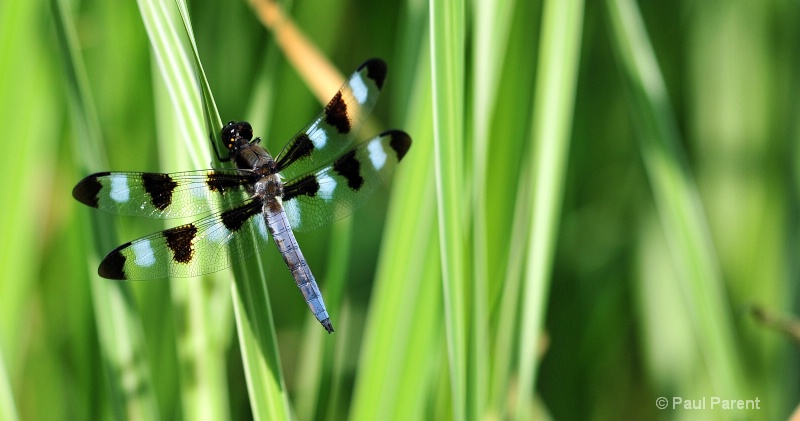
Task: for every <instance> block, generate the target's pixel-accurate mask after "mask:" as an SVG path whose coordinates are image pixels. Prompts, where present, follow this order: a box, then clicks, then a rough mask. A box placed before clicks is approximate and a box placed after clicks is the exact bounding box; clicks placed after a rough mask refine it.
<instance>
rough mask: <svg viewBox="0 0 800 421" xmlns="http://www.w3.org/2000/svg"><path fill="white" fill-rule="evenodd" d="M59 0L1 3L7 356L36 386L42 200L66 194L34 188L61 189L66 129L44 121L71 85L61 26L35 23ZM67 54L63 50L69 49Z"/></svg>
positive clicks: (1, 310) (0, 342)
mask: <svg viewBox="0 0 800 421" xmlns="http://www.w3.org/2000/svg"><path fill="white" fill-rule="evenodd" d="M51 6H53V4H52V3H51V2H50V1H42V0H39V1H36V0H34V1H30V2H2V3H0V92H2V96H0V115H3V116H5V117H6V119H5V122H6V127H7V128H8V129H9V130H10V132H9V134H10V133H12V132H13V135H11V134H10V136H9V139H11V138H13V139H14V140H13V141H9V142H7V143H6V147H7V149H6V154H4V157H5V160H4V163H3V165H1V166H0V178H2V180H4V182H2V183H0V201H2V202H3V206H2V207H0V225H2V227H3V233H2V241H0V279H2V281H0V347H1V348H2V351H0V354H2V357H3V358H4V359H5V360H4V362H5V364H6V368H7V369H8V376H9V378H10V380H11V385H12V386H19V385H22V384H26V385H33V384H35V383H34V382H29V381H28V380H29V378H28V377H27V376H26V373H25V365H24V364H22V363H23V362H24V361H26V359H28V358H30V355H29V354H28V352H29V350H30V349H29V348H27V346H22V345H21V343H22V342H21V341H28V340H31V339H33V338H32V333H33V332H32V330H31V329H32V327H33V326H36V323H37V322H41V320H39V319H38V318H37V317H32V316H33V315H36V316H39V315H40V312H41V311H43V310H42V309H40V308H37V309H36V310H33V308H34V306H33V305H32V303H33V302H36V300H37V299H39V298H41V294H39V291H38V290H39V288H40V285H41V283H42V280H41V274H42V266H43V262H42V257H43V249H44V247H45V245H44V239H45V238H46V236H47V232H46V224H42V220H43V219H45V220H46V219H47V218H48V213H49V211H48V210H47V209H46V208H44V207H43V206H42V205H43V204H45V203H48V202H49V201H57V200H58V199H57V198H58V197H59V196H58V195H56V194H53V195H50V194H45V196H48V199H47V200H42V196H41V195H39V194H31V193H30V192H31V191H36V192H48V193H49V192H50V191H53V183H52V181H51V180H50V179H48V174H51V171H53V170H52V169H51V168H53V167H52V166H53V165H55V164H56V163H58V162H59V161H58V154H48V155H50V156H42V150H53V149H54V148H58V147H59V142H60V139H61V138H62V136H63V131H64V129H63V128H62V127H57V126H56V125H51V124H43V123H42V121H43V119H44V120H47V119H48V118H49V116H53V115H56V116H59V119H58V121H59V122H61V121H63V120H62V119H61V118H62V117H61V116H62V115H63V108H62V107H61V104H62V103H63V102H64V95H63V94H62V91H63V90H64V89H63V88H62V87H61V86H60V85H59V82H60V81H61V71H62V70H61V69H60V68H58V67H59V66H58V65H59V64H60V63H59V61H58V60H57V57H53V56H54V52H56V51H59V49H58V47H56V46H52V45H46V44H44V42H46V41H51V40H55V36H54V34H53V30H52V29H51V28H50V27H49V26H48V27H47V30H42V31H38V32H35V33H31V32H30V28H32V27H37V25H40V26H41V25H42V23H43V22H44V21H47V22H48V23H49V21H51V20H52V19H51V18H50V16H46V15H47V12H48V10H49V9H48V8H49V7H51ZM19 34H25V35H19ZM59 52H62V53H63V52H64V48H61V49H60V51H59ZM23 58H24V64H23V63H22V60H23ZM54 58H56V59H55V60H54ZM33 162H35V163H36V164H35V165H34V166H33V167H35V168H38V169H41V170H42V175H40V176H36V177H27V179H26V180H25V182H22V178H21V177H20V174H26V173H28V172H30V171H31V169H32V164H31V163H33ZM82 273H85V272H82ZM29 345H30V344H28V346H29ZM23 378H24V379H25V381H24V382H23V381H22V379H23ZM24 389H27V390H31V391H35V389H36V386H28V387H23V388H19V389H16V390H15V391H14V395H15V398H16V399H20V401H18V404H19V406H20V407H19V408H18V409H19V410H20V413H21V414H22V416H24V408H23V407H24V404H23V403H22V402H24V400H25V398H24V396H23V395H24V391H23V390H24ZM9 409H12V408H9Z"/></svg>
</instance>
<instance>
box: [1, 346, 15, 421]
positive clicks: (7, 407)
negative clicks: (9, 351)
mask: <svg viewBox="0 0 800 421" xmlns="http://www.w3.org/2000/svg"><path fill="white" fill-rule="evenodd" d="M0 418H2V419H4V420H8V421H16V420H18V419H19V415H18V414H17V405H16V403H14V394H13V391H12V390H11V382H10V381H9V378H8V371H7V370H6V362H5V359H4V358H3V355H2V354H0Z"/></svg>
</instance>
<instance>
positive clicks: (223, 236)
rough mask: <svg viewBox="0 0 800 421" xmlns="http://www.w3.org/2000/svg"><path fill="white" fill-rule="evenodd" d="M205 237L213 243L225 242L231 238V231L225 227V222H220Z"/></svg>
mask: <svg viewBox="0 0 800 421" xmlns="http://www.w3.org/2000/svg"><path fill="white" fill-rule="evenodd" d="M205 237H206V238H207V239H208V240H209V241H211V242H213V243H218V244H225V243H227V242H228V241H230V239H231V231H230V230H229V229H227V228H225V224H223V223H221V222H218V223H217V224H215V225H214V228H212V229H209V230H208V232H207V233H206V235H205Z"/></svg>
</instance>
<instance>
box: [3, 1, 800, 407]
mask: <svg viewBox="0 0 800 421" xmlns="http://www.w3.org/2000/svg"><path fill="white" fill-rule="evenodd" d="M283 6H284V7H285V9H286V13H287V15H288V16H290V17H291V19H293V20H294V22H295V24H296V25H297V27H299V28H300V29H301V30H302V31H303V32H305V33H306V35H307V36H308V38H309V40H310V42H311V43H312V44H313V45H315V46H316V47H317V48H319V50H321V51H322V52H323V54H324V56H326V57H328V58H329V60H330V61H331V62H332V63H333V64H334V65H335V66H336V67H337V68H338V69H339V70H340V71H341V72H342V73H343V74H345V75H347V74H349V72H351V71H353V70H354V69H355V68H356V67H357V66H358V65H359V64H360V63H361V62H363V61H364V60H366V59H367V58H370V57H381V58H383V59H384V60H386V61H387V62H388V64H389V75H388V78H387V82H386V85H385V89H384V91H383V94H382V98H381V100H380V101H379V103H378V106H377V109H376V111H375V115H376V120H375V127H379V130H380V129H385V128H400V129H403V130H405V131H407V132H408V133H409V134H410V135H411V137H412V139H413V142H414V143H413V147H412V149H411V151H410V153H409V155H408V156H407V157H406V158H405V160H404V161H403V163H402V165H400V168H399V170H398V172H397V173H396V174H395V175H394V177H393V181H392V183H391V185H390V186H389V187H388V188H387V189H385V190H384V191H382V192H378V193H376V194H375V197H373V198H372V199H371V200H370V202H369V203H368V204H367V205H366V206H365V207H364V208H362V209H360V210H359V211H357V212H356V214H355V216H354V217H352V218H349V219H346V220H344V221H341V222H337V223H335V224H333V225H332V226H331V227H326V228H323V229H320V230H317V231H315V232H312V233H307V234H299V235H298V241H299V242H300V244H301V246H302V247H303V251H304V253H305V255H306V258H307V259H308V261H309V264H310V265H311V267H312V268H313V269H314V271H315V274H316V276H317V280H318V282H319V283H320V287H321V289H322V292H323V295H324V296H325V300H326V303H328V308H329V311H330V313H331V317H332V318H333V322H334V325H335V326H336V332H335V333H334V334H333V335H330V336H328V335H327V334H326V333H325V332H324V330H323V329H322V328H321V327H320V326H319V325H318V323H317V322H316V320H314V319H313V316H312V315H311V314H310V312H309V311H308V309H307V307H306V306H305V305H304V304H303V302H302V299H301V295H300V294H299V292H298V291H297V288H296V286H295V285H294V283H293V282H292V279H291V277H290V275H289V272H288V270H286V268H285V266H284V264H283V263H282V261H281V258H280V256H279V255H278V253H276V252H275V250H267V251H265V252H264V253H262V254H261V256H260V258H261V262H262V263H263V265H264V267H266V268H268V269H267V275H266V277H265V279H264V280H265V282H266V285H267V288H268V289H267V291H268V297H269V298H268V299H266V298H265V300H266V301H264V303H262V304H264V305H259V304H258V303H259V301H258V299H257V298H254V299H253V300H250V301H249V302H248V300H249V297H250V296H251V294H249V293H246V291H245V290H243V289H242V288H244V287H243V285H245V284H244V283H243V282H242V281H241V278H239V277H238V274H237V278H238V279H237V283H236V284H234V283H233V281H232V279H233V276H232V273H230V272H231V271H224V272H222V273H219V274H215V275H214V276H212V277H208V278H203V279H173V280H170V281H148V282H131V283H114V282H113V281H107V280H102V279H99V278H97V276H96V275H95V273H96V267H97V264H98V262H99V259H100V258H101V257H102V256H103V255H104V253H106V252H108V251H109V250H111V249H112V248H113V247H115V246H116V245H118V244H122V243H123V242H125V241H129V240H131V239H134V238H138V237H139V236H142V235H145V234H149V233H150V232H153V231H155V230H159V229H163V228H164V227H166V226H174V225H175V224H177V222H174V223H173V222H171V221H168V222H167V223H166V225H164V224H162V223H160V222H153V221H146V220H139V219H137V218H123V217H110V218H109V217H107V216H106V215H99V213H98V212H95V211H93V210H91V209H88V208H85V207H83V206H81V205H79V204H78V203H77V202H76V201H74V200H73V199H72V197H71V194H70V193H71V189H72V187H73V186H74V184H75V183H76V182H77V181H78V180H80V179H81V178H82V177H84V176H86V175H87V174H88V173H89V172H92V171H101V170H129V171H131V170H137V171H180V170H191V169H196V168H194V167H191V165H194V164H190V163H188V162H189V161H188V159H184V158H185V157H183V158H182V157H181V155H192V158H191V159H193V160H195V161H194V162H201V163H206V165H209V162H210V161H209V159H210V156H211V155H210V150H208V149H207V148H208V147H209V142H208V140H207V139H206V138H204V137H202V136H197V135H195V134H194V133H201V134H202V133H204V130H205V129H204V127H203V123H202V121H195V123H194V124H192V123H187V121H192V120H191V119H190V118H189V119H186V118H184V119H181V118H174V119H173V118H172V117H170V116H175V115H180V111H181V108H180V107H178V108H176V107H175V105H174V102H171V101H170V99H169V98H170V95H171V94H170V89H171V88H170V85H169V84H165V82H164V81H163V74H164V73H163V69H162V68H161V67H160V66H161V61H159V60H157V59H156V58H155V55H154V53H153V45H156V44H155V43H157V42H158V41H156V40H155V36H154V34H155V33H157V32H158V31H159V30H160V29H163V28H153V27H150V30H149V31H148V30H146V25H145V24H144V23H143V13H142V12H143V11H149V12H152V11H158V10H161V11H162V12H164V11H166V12H167V13H168V14H169V15H170V16H172V17H173V23H175V22H177V26H176V27H177V28H178V29H179V31H178V32H176V34H178V35H179V37H180V39H177V38H176V40H173V41H170V42H168V43H167V44H168V45H172V46H173V47H174V46H178V47H180V46H186V45H187V44H185V33H184V32H182V31H183V27H182V26H181V24H180V20H175V19H174V18H175V17H176V16H177V15H176V14H175V11H174V9H175V4H174V3H172V2H170V1H166V2H163V4H162V3H160V2H146V1H144V0H142V1H141V2H140V3H136V2H109V1H96V0H86V1H81V2H75V1H71V2H70V1H67V0H64V1H61V2H59V1H57V0H53V1H51V2H47V1H43V0H29V1H24V2H23V1H13V0H12V1H4V2H2V3H0V40H2V45H1V48H0V94H1V95H2V101H0V111H1V112H2V114H0V115H5V116H6V117H5V121H6V129H5V133H6V136H7V138H8V139H7V140H8V142H6V143H7V146H6V150H7V157H8V159H7V160H6V163H5V164H4V165H3V166H0V177H1V178H0V179H2V180H3V182H2V183H0V186H1V187H0V198H2V201H3V203H2V206H1V207H0V209H2V210H1V211H0V217H1V219H0V223H2V231H0V232H2V241H1V242H0V248H2V249H1V250H0V357H2V358H0V363H1V364H0V419H9V420H14V419H24V420H34V419H104V418H117V419H125V418H132V419H155V418H163V419H181V418H186V419H198V418H206V419H247V418H257V419H282V418H296V419H301V420H305V419H330V420H336V419H379V418H380V419H389V418H391V419H487V420H492V419H515V418H516V419H529V418H546V417H549V416H552V417H554V418H556V419H589V418H591V419H619V418H636V419H642V418H661V419H697V418H702V419H729V418H750V419H785V418H787V417H789V415H790V414H791V413H792V411H793V410H794V408H795V407H796V406H797V405H798V400H797V396H798V386H800V385H799V384H798V380H800V376H798V372H800V366H799V365H798V352H797V347H796V344H797V343H798V342H797V340H798V339H797V336H795V337H794V338H792V336H791V335H790V334H789V333H787V332H785V330H789V329H784V327H786V326H784V324H782V323H783V322H784V321H787V320H789V319H790V318H792V317H793V315H794V314H797V307H798V298H797V297H798V292H797V288H796V280H797V279H798V271H799V270H800V265H798V258H797V256H798V253H799V252H800V250H798V247H800V243H799V242H798V241H799V240H798V239H800V235H798V234H800V226H799V225H798V219H797V214H798V209H800V207H799V204H800V203H798V200H797V198H798V183H797V181H798V175H800V173H798V167H797V162H798V148H797V145H798V142H797V139H798V136H799V135H800V126H798V124H797V121H798V116H800V107H798V104H800V101H799V100H798V98H800V95H798V92H800V83H799V82H798V81H800V79H798V77H797V74H798V69H799V68H800V54H798V51H800V33H798V32H799V31H800V26H798V25H797V22H798V21H800V4H798V3H797V2H792V1H788V0H760V1H744V0H707V1H702V2H696V1H678V2H667V1H649V0H641V1H638V2H637V1H634V0H607V1H589V2H585V4H584V3H583V2H580V1H563V2H561V1H557V0H549V1H525V0H520V1H513V0H509V1H503V0H496V1H486V2H472V3H469V2H468V3H466V4H464V3H459V2H455V1H436V0H433V1H431V2H430V3H428V2H424V1H422V0H408V1H406V2H374V1H368V0H342V1H340V0H324V1H323V0H301V1H294V2H293V4H283ZM189 11H190V17H191V22H192V25H193V28H194V35H195V39H196V43H197V48H198V51H199V56H200V60H201V62H202V65H203V68H204V69H205V72H206V76H207V78H208V82H209V85H210V87H211V90H212V92H213V94H214V99H215V101H216V105H217V108H218V109H219V113H220V116H221V118H222V119H223V120H224V121H227V120H231V119H237V120H238V119H247V120H249V121H251V122H252V123H253V125H254V127H255V128H256V134H257V135H260V136H262V137H263V138H264V139H265V146H266V147H267V148H268V149H269V150H271V151H272V152H274V153H276V152H277V151H279V150H280V148H281V147H282V146H283V144H284V143H285V142H286V141H287V140H288V139H289V138H290V137H291V136H292V135H293V134H294V133H295V132H296V131H297V130H298V129H300V128H301V127H303V126H304V125H305V124H306V123H308V122H309V121H310V120H311V119H312V118H313V117H314V116H315V115H316V113H317V112H318V111H319V109H320V105H319V103H318V101H317V100H316V99H314V96H313V95H312V94H311V92H310V91H309V88H308V87H307V85H306V83H305V82H304V81H303V80H302V79H301V78H300V77H299V76H298V71H297V70H296V68H295V65H293V64H290V63H289V62H287V61H286V60H285V58H284V57H285V56H286V54H285V52H282V51H281V49H280V48H279V47H278V46H277V45H276V43H275V37H274V34H273V33H271V32H269V31H267V30H266V29H264V27H263V26H262V25H261V23H260V22H259V20H258V18H257V17H256V14H255V13H254V11H253V9H252V8H251V6H250V5H249V4H247V3H245V2H225V3H220V2H202V1H196V2H191V3H190V4H189ZM146 19H147V18H145V20H146ZM170 43H171V44H170ZM299 66H300V67H302V64H300V65H299ZM192 69H193V68H192ZM312 72H313V69H312ZM182 81H183V82H184V83H185V85H184V86H189V87H191V88H194V89H197V85H196V79H195V75H194V74H190V75H189V76H184V77H183V79H182ZM556 83H558V84H556ZM332 93H333V92H332V91H331V94H332ZM195 95H197V94H196V93H195ZM434 98H435V99H436V101H434ZM184 127H189V128H190V129H191V130H193V131H187V130H185V129H184ZM373 134H374V133H363V135H364V136H369V135H373ZM169 148H172V149H169ZM181 151H186V153H184V154H182V153H181ZM176 156H177V157H176ZM437 186H438V187H437ZM437 215H438V216H437ZM258 282H261V280H260V278H259V281H258ZM234 285H238V287H237V286H234ZM255 285H260V284H255ZM237 288H239V289H238V291H240V292H242V293H241V295H240V297H241V300H242V301H241V302H240V301H237V299H236V298H233V299H232V298H231V295H232V291H233V295H234V297H236V296H237V295H236V291H237ZM243 291H244V292H243ZM262 292H263V291H262ZM253 296H254V297H256V296H258V294H255V295H253ZM262 298H263V297H262ZM232 303H233V304H232ZM240 307H243V308H246V310H241V309H240ZM753 308H757V309H759V310H760V311H761V313H759V314H762V315H763V316H764V317H762V318H761V319H758V318H756V317H753ZM254 309H255V310H254ZM254 312H263V313H259V314H258V315H255V313H254ZM242 315H244V316H242ZM243 317H244V318H243ZM765 321H766V322H765ZM261 322H264V323H266V325H264V324H259V323H261ZM273 322H274V330H273V327H272V324H273ZM271 355H272V356H271ZM254 364H256V366H254ZM258 364H260V365H258ZM715 396H716V397H721V398H723V399H750V400H754V399H756V398H758V399H759V403H760V408H759V409H757V410H721V409H719V408H711V399H712V397H715ZM658 397H667V398H668V399H669V403H670V408H667V409H663V410H662V409H659V408H657V407H656V399H657V398H658ZM674 397H681V398H683V399H695V400H698V399H705V405H706V408H705V409H699V410H687V409H682V408H681V407H678V408H672V407H671V405H672V403H673V398H674Z"/></svg>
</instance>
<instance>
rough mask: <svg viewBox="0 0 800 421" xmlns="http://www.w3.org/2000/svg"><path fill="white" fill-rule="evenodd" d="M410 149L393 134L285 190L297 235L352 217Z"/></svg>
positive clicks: (403, 136) (403, 139) (398, 133)
mask: <svg viewBox="0 0 800 421" xmlns="http://www.w3.org/2000/svg"><path fill="white" fill-rule="evenodd" d="M410 147H411V138H410V137H409V136H408V135H407V134H406V133H404V132H401V131H399V130H392V131H388V132H385V133H383V134H381V135H379V136H377V137H375V138H373V139H371V140H369V141H367V142H364V143H361V144H359V145H358V146H356V147H355V148H353V149H351V150H350V151H348V152H346V153H344V154H343V155H342V156H341V157H339V158H338V159H337V160H335V161H333V163H331V164H330V165H328V166H326V167H324V168H322V169H320V170H318V171H316V172H314V173H310V174H307V175H304V176H300V177H298V178H296V179H295V180H291V181H289V182H287V183H286V184H285V185H284V186H283V208H284V210H285V211H286V215H287V217H288V218H289V223H290V224H291V226H292V229H293V230H295V231H309V230H312V229H315V228H318V227H321V226H323V225H325V224H328V223H330V222H333V221H336V220H339V219H341V218H344V217H345V216H348V215H350V214H351V213H353V211H354V210H356V209H357V208H358V207H360V206H361V205H363V204H364V202H366V200H367V199H368V198H369V196H370V195H371V194H372V192H373V191H375V188H376V187H377V186H379V185H381V184H382V183H383V182H385V181H386V180H387V179H388V178H389V176H390V175H391V173H392V171H394V169H395V167H396V166H397V164H398V162H400V160H401V159H403V156H405V154H406V152H408V149H409V148H410Z"/></svg>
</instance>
